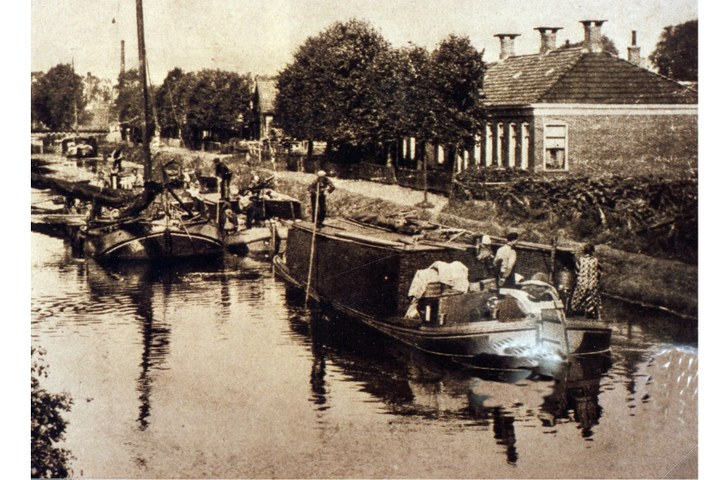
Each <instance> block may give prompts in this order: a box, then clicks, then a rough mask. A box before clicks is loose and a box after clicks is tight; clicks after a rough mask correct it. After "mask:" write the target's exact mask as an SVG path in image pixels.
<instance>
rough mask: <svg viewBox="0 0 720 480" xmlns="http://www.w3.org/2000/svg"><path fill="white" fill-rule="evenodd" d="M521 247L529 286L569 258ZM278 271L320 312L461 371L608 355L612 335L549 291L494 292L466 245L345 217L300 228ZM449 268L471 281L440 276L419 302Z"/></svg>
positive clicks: (543, 287) (292, 233) (544, 286)
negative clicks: (486, 364)
mask: <svg viewBox="0 0 720 480" xmlns="http://www.w3.org/2000/svg"><path fill="white" fill-rule="evenodd" d="M495 248H497V245H495ZM516 248H517V250H518V257H519V261H518V271H519V273H521V274H523V276H525V277H526V278H530V277H531V276H532V275H533V274H535V273H538V272H540V273H545V274H546V275H547V274H549V273H553V272H556V271H561V270H562V268H561V267H562V264H563V263H567V262H570V261H571V257H572V256H571V255H570V252H569V251H567V252H564V253H565V254H567V255H564V254H562V252H560V253H561V254H558V251H557V250H556V251H555V252H554V253H553V252H551V251H550V250H549V249H544V250H543V249H542V248H539V247H538V246H534V245H530V246H529V247H527V248H523V246H522V245H518V247H516ZM311 259H312V270H311V269H310V263H311ZM558 262H559V263H560V265H559V266H555V265H554V263H558ZM274 266H275V271H276V273H277V274H278V275H279V276H280V277H282V278H283V279H285V280H286V281H288V282H289V283H290V284H292V285H294V286H295V287H297V288H300V289H303V290H306V291H307V294H308V295H309V296H310V297H313V298H314V299H315V300H318V301H319V302H321V304H323V305H327V306H330V307H332V308H333V309H334V310H337V311H339V312H340V313H342V314H345V316H348V317H352V318H354V319H357V320H359V321H361V322H362V323H364V324H366V325H368V326H370V327H372V328H373V329H375V330H377V331H379V332H382V333H384V334H386V335H388V336H390V337H393V338H395V339H397V340H399V341H401V342H404V343H406V344H409V345H412V346H414V347H416V348H418V349H420V350H423V351H425V352H429V353H432V354H435V355H442V356H446V357H452V358H454V359H458V360H460V361H461V362H463V363H469V362H470V363H472V362H474V361H475V360H485V359H488V360H498V359H501V360H502V359H504V360H508V359H515V360H517V359H526V360H530V359H532V358H540V357H548V356H557V357H558V358H567V357H568V356H570V355H578V354H592V353H600V352H607V351H608V350H609V348H610V337H611V331H610V329H609V328H608V327H607V326H605V325H604V324H603V323H601V322H598V321H586V320H580V319H567V318H566V316H565V311H564V307H563V302H562V300H561V298H560V296H559V295H558V293H557V291H556V290H555V288H554V287H553V286H552V285H550V284H549V283H545V282H543V281H539V280H528V281H525V282H521V283H520V284H518V286H517V288H501V289H497V288H495V286H494V281H492V280H490V277H492V272H488V271H486V270H485V268H486V267H485V266H484V265H483V264H482V263H481V262H479V261H477V260H476V258H475V253H474V248H473V247H472V246H469V245H465V244H460V243H454V242H442V243H440V242H429V241H423V240H418V238H417V237H412V236H409V235H403V234H399V233H396V232H392V231H388V230H385V229H382V228H377V227H373V226H370V225H364V224H358V223H357V222H353V221H350V220H344V219H339V218H334V219H329V220H327V221H326V223H325V225H324V226H323V227H322V228H319V229H317V230H315V231H314V230H313V225H312V224H311V223H308V222H296V223H294V224H292V225H291V226H290V228H289V231H288V238H287V246H286V249H285V253H284V255H283V256H276V257H275V259H274ZM448 268H449V269H450V270H448ZM453 268H454V271H455V272H456V273H457V272H460V277H462V276H463V275H465V280H463V279H462V278H460V281H456V282H445V283H443V282H442V273H441V275H440V280H441V281H437V279H436V278H434V277H433V278H432V279H431V281H429V282H427V283H426V284H425V285H424V286H423V288H421V290H422V292H421V293H418V288H417V285H418V279H419V278H421V277H422V272H424V271H425V272H427V271H432V269H436V270H438V271H439V270H445V271H446V272H447V271H452V270H453ZM556 276H557V275H556ZM451 277H452V275H451ZM308 278H310V285H309V287H308ZM457 278H458V277H457V275H455V279H456V280H457ZM433 280H434V281H433ZM453 283H454V285H453ZM420 284H421V286H422V282H420ZM411 290H413V291H411ZM410 293H412V295H410ZM510 363H512V362H510ZM521 363H522V362H521Z"/></svg>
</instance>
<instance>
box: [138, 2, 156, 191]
mask: <svg viewBox="0 0 720 480" xmlns="http://www.w3.org/2000/svg"><path fill="white" fill-rule="evenodd" d="M135 10H136V14H137V33H138V56H139V57H140V65H139V68H138V69H139V72H138V73H140V78H141V79H142V91H143V114H144V118H143V124H142V136H143V139H142V142H143V143H142V148H143V158H144V159H145V164H144V166H145V170H144V172H143V175H144V178H145V180H146V181H147V180H150V179H151V177H152V159H151V158H150V129H149V128H148V122H149V121H150V101H149V96H148V81H147V67H146V66H145V64H146V59H145V30H144V26H143V7H142V0H135Z"/></svg>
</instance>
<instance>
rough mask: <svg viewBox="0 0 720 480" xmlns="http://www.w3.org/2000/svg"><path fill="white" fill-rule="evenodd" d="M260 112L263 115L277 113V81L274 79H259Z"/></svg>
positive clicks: (257, 80)
mask: <svg viewBox="0 0 720 480" xmlns="http://www.w3.org/2000/svg"><path fill="white" fill-rule="evenodd" d="M256 84H257V95H258V111H259V112H260V113H261V114H263V113H274V112H275V97H276V96H277V80H276V79H274V78H257V79H256Z"/></svg>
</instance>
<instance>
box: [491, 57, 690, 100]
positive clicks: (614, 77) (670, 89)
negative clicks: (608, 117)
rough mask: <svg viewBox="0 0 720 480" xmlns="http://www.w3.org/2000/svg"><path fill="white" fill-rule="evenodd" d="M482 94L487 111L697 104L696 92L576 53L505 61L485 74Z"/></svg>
mask: <svg viewBox="0 0 720 480" xmlns="http://www.w3.org/2000/svg"><path fill="white" fill-rule="evenodd" d="M483 90H484V94H485V96H486V100H485V101H486V104H487V105H488V106H503V105H504V106H510V105H527V104H531V103H587V104H694V103H697V91H696V90H693V89H691V88H687V87H685V86H683V85H681V84H679V83H677V82H675V81H673V80H669V79H667V78H664V77H662V76H660V75H658V74H656V73H653V72H651V71H649V70H646V69H644V68H641V67H638V66H636V65H633V64H632V63H630V62H628V61H626V60H623V59H621V58H618V57H615V56H613V55H610V54H607V53H588V52H587V51H584V50H582V49H581V48H579V47H578V48H567V49H558V50H554V51H552V52H550V53H549V54H547V55H540V54H536V55H525V56H518V57H509V58H507V59H505V60H504V61H502V62H498V63H496V64H494V65H492V66H491V67H490V68H489V69H488V71H487V74H486V77H485V82H484V89H483Z"/></svg>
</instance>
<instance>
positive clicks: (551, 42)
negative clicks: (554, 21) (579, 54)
mask: <svg viewBox="0 0 720 480" xmlns="http://www.w3.org/2000/svg"><path fill="white" fill-rule="evenodd" d="M535 30H537V31H538V32H540V55H545V54H547V53H549V52H552V51H553V50H555V40H556V38H557V32H558V30H562V27H537V28H536V29H535Z"/></svg>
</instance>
